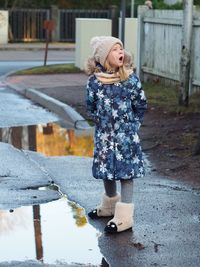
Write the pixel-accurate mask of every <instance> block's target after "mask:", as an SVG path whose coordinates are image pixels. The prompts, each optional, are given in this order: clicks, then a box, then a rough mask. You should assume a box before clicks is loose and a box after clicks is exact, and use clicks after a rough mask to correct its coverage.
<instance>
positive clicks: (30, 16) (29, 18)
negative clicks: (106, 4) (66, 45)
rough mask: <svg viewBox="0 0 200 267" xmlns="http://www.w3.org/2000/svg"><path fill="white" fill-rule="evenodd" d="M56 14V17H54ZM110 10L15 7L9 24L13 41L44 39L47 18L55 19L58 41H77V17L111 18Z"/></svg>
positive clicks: (10, 12)
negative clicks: (44, 26)
mask: <svg viewBox="0 0 200 267" xmlns="http://www.w3.org/2000/svg"><path fill="white" fill-rule="evenodd" d="M54 14H56V17H54ZM109 17H110V10H76V9H74V10H73V9H70V10H69V9H68V10H63V9H57V12H55V7H54V12H52V10H51V9H14V10H12V11H9V24H10V28H11V32H12V35H13V40H12V41H13V42H24V41H44V40H45V30H44V28H43V24H44V21H45V20H49V19H54V20H55V21H56V23H57V27H56V30H57V31H58V32H57V33H56V36H57V40H56V41H67V42H75V21H76V18H109Z"/></svg>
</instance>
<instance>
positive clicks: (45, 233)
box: [0, 197, 102, 264]
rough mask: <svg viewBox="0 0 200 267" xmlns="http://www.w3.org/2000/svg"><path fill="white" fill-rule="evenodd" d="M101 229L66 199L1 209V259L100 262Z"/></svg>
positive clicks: (79, 208)
mask: <svg viewBox="0 0 200 267" xmlns="http://www.w3.org/2000/svg"><path fill="white" fill-rule="evenodd" d="M99 235H100V233H99V232H97V231H96V230H95V228H94V227H92V226H91V225H90V224H88V223H87V219H86V217H85V215H84V210H83V209H82V208H81V207H79V206H77V205H76V204H75V203H73V202H68V201H67V199H66V198H64V197H63V198H62V199H60V200H57V201H53V202H49V203H47V204H41V205H36V206H33V207H32V206H26V207H21V208H18V209H15V210H14V212H12V213H11V212H9V211H6V210H2V211H0V251H1V254H0V262H3V261H12V260H19V261H24V260H29V259H35V258H37V259H38V260H40V261H42V262H44V263H56V262H57V261H59V262H67V263H72V262H73V263H75V262H76V263H82V264H100V263H101V259H102V255H101V253H100V251H99V247H98V241H97V239H98V236H99Z"/></svg>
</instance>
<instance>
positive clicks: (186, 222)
mask: <svg viewBox="0 0 200 267" xmlns="http://www.w3.org/2000/svg"><path fill="white" fill-rule="evenodd" d="M54 78H55V77H54ZM79 79H80V81H81V77H79ZM37 83H39V78H38V79H37ZM49 83H50V84H52V80H49ZM79 89H80V88H79ZM80 90H81V89H80ZM8 96H9V95H8V94H5V96H4V100H5V99H7V97H8ZM68 97H69V96H68ZM8 98H9V97H8ZM17 98H18V97H17V96H16V99H17ZM0 99H1V101H2V98H0ZM29 104H30V103H29ZM18 106H19V105H16V107H18ZM4 112H6V111H5V109H4V110H2V112H1V114H3V113H4ZM46 112H47V113H48V111H46ZM13 114H14V111H12V112H10V117H12V116H13ZM23 114H25V115H26V111H24V112H21V115H22V116H21V117H20V116H19V118H21V123H20V120H19V122H18V124H17V127H11V128H10V127H9V126H13V125H8V124H7V125H5V122H4V121H2V124H3V123H4V124H3V125H0V128H1V131H0V139H1V140H2V142H0V185H1V186H0V209H1V212H0V222H1V223H2V222H5V220H6V219H7V220H8V221H12V220H14V221H15V222H17V219H14V216H13V215H14V214H15V215H17V213H18V211H19V213H21V209H22V210H23V209H25V210H27V211H26V212H27V214H28V215H25V216H24V217H22V216H20V219H24V221H26V220H27V221H28V222H27V224H28V227H30V228H31V229H29V230H28V229H27V231H28V233H27V234H22V235H23V236H24V237H26V236H27V237H28V236H29V238H30V239H32V242H28V241H24V242H22V240H21V241H20V242H21V244H20V246H21V245H22V243H23V245H24V243H27V242H28V243H31V244H30V246H32V248H31V249H30V250H29V251H31V252H30V253H29V251H27V252H26V253H25V251H24V253H21V252H19V253H17V255H19V258H17V256H13V257H12V254H13V253H14V252H13V251H14V248H16V250H17V251H18V249H17V247H16V246H14V248H13V247H12V246H11V245H12V241H9V238H12V235H13V237H15V235H17V234H18V233H19V232H17V231H15V229H13V232H12V233H10V235H11V237H6V238H5V237H3V236H2V234H1V231H0V246H1V245H2V242H4V241H1V240H8V245H7V248H8V249H6V252H5V253H0V266H1V267H2V266H5V267H9V266H21V267H25V266H26V267H36V266H42V267H46V266H49V267H55V266H59V267H64V266H111V267H149V266H170V267H171V266H183V267H188V266H192V267H196V266H199V265H200V254H199V247H200V190H199V188H198V187H195V188H193V187H192V186H190V185H188V184H186V183H181V182H179V181H174V180H170V179H167V177H159V176H158V175H157V174H156V172H153V171H152V170H153V169H154V168H151V164H150V162H149V161H148V157H147V159H146V161H145V164H146V166H147V169H148V173H147V176H146V177H145V178H144V179H137V180H135V183H134V203H135V218H134V231H133V232H130V231H127V232H123V233H120V234H118V235H106V234H104V232H103V229H104V227H105V224H106V222H107V219H101V220H98V221H92V220H89V221H88V218H87V215H86V214H87V212H88V211H90V209H92V208H94V207H95V206H96V205H97V204H99V201H100V198H101V195H102V192H103V185H102V182H101V181H98V180H95V179H94V178H93V177H92V173H91V166H92V157H91V154H92V148H93V143H92V128H91V129H90V130H89V129H87V131H86V130H77V131H74V129H72V128H67V127H66V126H64V127H63V125H62V123H61V122H60V121H57V122H56V123H52V122H51V121H49V120H47V121H46V123H45V124H44V123H41V121H40V120H39V118H38V121H37V123H36V122H35V125H27V124H24V123H23ZM50 114H51V113H49V114H47V117H48V116H51V115H52V114H51V115H50ZM7 116H8V117H9V112H7ZM25 117H26V116H25ZM45 117H46V116H45ZM30 118H31V117H30ZM10 124H12V122H11V123H10ZM23 125H26V126H23ZM61 125H62V127H61ZM22 126H23V127H22ZM31 150H32V151H31ZM147 156H148V155H147ZM41 188H43V189H44V188H45V190H41ZM55 188H56V189H57V190H52V189H55ZM58 189H59V190H58ZM118 189H119V190H120V188H118ZM66 197H67V199H66ZM51 205H52V206H51ZM54 205H55V206H54ZM22 206H23V207H22ZM32 206H35V207H38V206H40V213H39V212H38V208H36V211H35V216H36V215H37V218H36V217H35V220H34V215H33V214H34V212H33V213H32V210H31V209H32ZM43 207H44V209H43ZM8 210H11V211H12V210H14V212H8ZM2 215H3V216H2ZM38 215H40V216H39V217H40V220H39V219H38V218H39V217H38ZM49 216H50V217H49ZM34 223H35V224H36V225H35V224H34ZM22 224H23V223H19V228H23V227H22ZM61 224H62V225H61ZM80 224H84V226H80ZM31 225H32V226H31ZM5 226H6V227H7V228H9V227H8V226H9V224H8V223H5ZM34 227H35V229H36V228H37V235H36V234H35V230H33V229H34ZM51 227H52V228H51ZM85 227H86V228H87V229H86V228H85ZM84 228H85V230H84ZM65 229H66V230H65ZM24 230H25V229H24ZM82 230H83V232H84V233H83V235H82V233H80V232H81V231H82ZM7 231H8V232H9V231H10V229H9V230H7ZM36 237H37V238H36ZM68 237H70V238H71V239H67V238H68ZM30 239H29V240H30ZM36 239H37V246H38V250H37V249H36V250H34V246H35V244H36V243H35V242H36V241H35V240H36ZM91 239H92V240H93V241H90V240H91ZM52 240H53V241H52ZM82 241H83V243H82ZM63 242H64V243H63ZM5 244H6V243H5ZM79 244H80V247H79V246H78V245H79ZM50 245H51V248H50ZM20 246H19V247H20ZM41 247H42V250H41ZM27 249H28V248H27ZM45 250H46V251H48V252H47V254H46V252H45ZM0 251H1V249H0ZM82 252H83V254H84V255H82ZM6 254H7V255H8V256H6ZM9 255H10V256H9ZM20 255H21V256H20ZM79 255H80V256H79ZM81 255H82V256H81ZM3 257H4V258H3ZM6 257H7V258H6ZM20 257H22V258H20ZM82 257H85V258H84V259H83V258H82ZM41 258H43V259H44V261H43V263H42V261H41ZM37 259H39V260H38V261H37ZM5 261H9V262H5Z"/></svg>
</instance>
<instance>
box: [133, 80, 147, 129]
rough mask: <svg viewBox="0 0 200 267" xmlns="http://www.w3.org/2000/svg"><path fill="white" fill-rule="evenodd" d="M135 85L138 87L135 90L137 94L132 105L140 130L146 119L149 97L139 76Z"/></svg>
mask: <svg viewBox="0 0 200 267" xmlns="http://www.w3.org/2000/svg"><path fill="white" fill-rule="evenodd" d="M135 86H136V88H135V90H134V92H135V93H136V95H135V97H134V100H133V102H132V107H133V111H134V115H135V122H136V124H137V130H139V128H140V126H141V124H142V122H143V119H144V113H145V111H146V109H147V99H146V96H145V93H144V90H143V88H142V85H141V82H140V80H139V78H137V80H136V85H135Z"/></svg>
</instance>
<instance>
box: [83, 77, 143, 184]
mask: <svg viewBox="0 0 200 267" xmlns="http://www.w3.org/2000/svg"><path fill="white" fill-rule="evenodd" d="M86 105H87V110H88V112H89V114H90V115H91V116H92V117H93V119H94V121H95V135H94V144H95V146H94V158H93V167H92V172H93V176H94V177H95V178H97V179H108V180H122V179H134V178H138V177H143V176H144V174H145V171H144V162H143V157H142V149H141V145H140V139H139V136H138V130H139V128H140V125H141V123H142V121H143V117H144V112H145V110H146V109H147V102H146V97H145V94H144V91H143V89H142V85H141V82H140V80H139V78H138V77H137V76H136V75H135V74H134V73H132V74H131V75H130V76H129V78H128V79H127V80H126V81H122V82H118V83H114V84H102V82H100V81H99V80H98V79H97V78H96V76H95V75H92V76H90V77H89V79H88V83H87V96H86Z"/></svg>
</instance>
